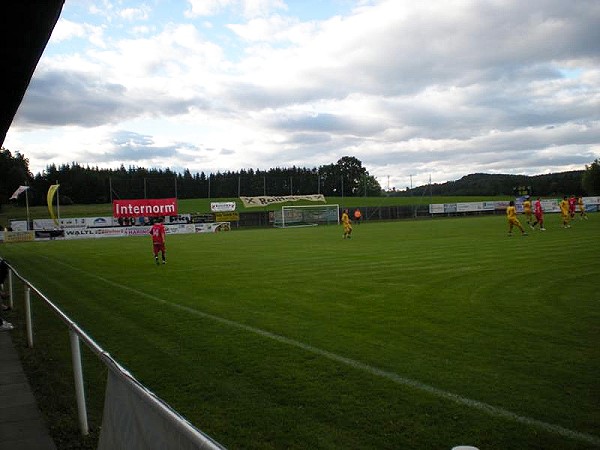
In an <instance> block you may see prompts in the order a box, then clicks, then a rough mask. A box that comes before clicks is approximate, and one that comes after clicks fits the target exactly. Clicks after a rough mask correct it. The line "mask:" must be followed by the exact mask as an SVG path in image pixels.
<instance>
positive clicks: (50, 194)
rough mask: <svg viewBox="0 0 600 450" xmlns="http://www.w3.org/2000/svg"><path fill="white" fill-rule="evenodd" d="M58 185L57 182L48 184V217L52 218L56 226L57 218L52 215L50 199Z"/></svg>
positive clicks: (52, 198)
mask: <svg viewBox="0 0 600 450" xmlns="http://www.w3.org/2000/svg"><path fill="white" fill-rule="evenodd" d="M58 186H60V185H59V184H53V185H52V186H50V188H49V189H48V196H47V198H48V211H49V212H50V217H51V218H52V220H54V224H55V225H56V226H58V219H57V218H56V216H55V215H54V206H53V205H52V201H53V200H54V194H56V191H57V190H58Z"/></svg>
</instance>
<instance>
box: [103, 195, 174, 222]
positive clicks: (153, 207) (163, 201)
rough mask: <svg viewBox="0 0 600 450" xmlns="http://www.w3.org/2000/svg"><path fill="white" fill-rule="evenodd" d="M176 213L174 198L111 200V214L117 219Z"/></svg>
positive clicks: (172, 214)
mask: <svg viewBox="0 0 600 450" xmlns="http://www.w3.org/2000/svg"><path fill="white" fill-rule="evenodd" d="M176 215H177V199H176V198H155V199H149V198H145V199H139V200H113V216H114V217H115V218H117V219H118V218H119V217H158V216H176Z"/></svg>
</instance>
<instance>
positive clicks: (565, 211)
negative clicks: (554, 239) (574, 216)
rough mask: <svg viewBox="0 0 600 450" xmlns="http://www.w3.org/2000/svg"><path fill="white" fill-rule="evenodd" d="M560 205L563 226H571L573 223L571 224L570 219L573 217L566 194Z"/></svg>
mask: <svg viewBox="0 0 600 450" xmlns="http://www.w3.org/2000/svg"><path fill="white" fill-rule="evenodd" d="M559 206H560V215H561V216H562V223H563V228H571V225H569V219H570V218H571V216H570V212H569V200H568V199H567V196H566V195H565V196H564V197H563V199H562V201H561V202H560V204H559Z"/></svg>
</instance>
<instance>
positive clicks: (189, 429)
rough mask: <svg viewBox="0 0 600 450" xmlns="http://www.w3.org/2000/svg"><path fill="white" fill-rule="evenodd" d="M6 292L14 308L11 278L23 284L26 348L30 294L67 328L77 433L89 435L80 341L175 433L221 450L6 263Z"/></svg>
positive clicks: (29, 339)
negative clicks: (155, 411)
mask: <svg viewBox="0 0 600 450" xmlns="http://www.w3.org/2000/svg"><path fill="white" fill-rule="evenodd" d="M8 267H9V269H10V270H9V272H8V292H9V305H10V307H11V308H13V307H14V291H15V289H14V281H13V277H16V278H18V279H19V280H21V281H22V283H23V287H24V303H25V323H26V334H27V346H28V347H29V348H33V345H34V342H33V321H32V319H31V317H32V314H31V292H32V291H33V292H34V294H35V295H36V296H37V297H38V298H39V299H40V300H42V301H43V302H44V303H45V304H46V305H47V306H48V307H49V308H50V309H51V310H52V311H53V312H54V314H56V315H57V316H58V318H59V319H60V320H61V321H62V322H63V323H64V324H65V325H66V326H67V328H68V329H69V340H70V344H71V361H72V364H73V376H74V380H75V394H76V399H77V415H78V420H79V430H80V432H81V434H82V435H84V436H87V435H88V434H89V426H88V420H87V408H86V400H85V390H84V383H83V369H82V364H81V348H80V341H83V343H84V344H85V345H86V346H87V347H88V348H89V349H90V350H91V351H92V353H94V354H95V355H96V357H98V359H99V360H100V361H101V362H102V363H103V364H104V365H105V366H106V367H107V368H108V369H109V370H110V371H111V372H112V373H113V374H114V375H116V376H118V377H120V379H121V380H123V381H125V382H126V384H127V385H128V387H129V388H130V389H132V390H134V391H136V393H138V394H139V395H141V396H143V397H144V398H145V399H146V400H147V401H149V403H150V404H151V405H152V406H153V407H155V408H156V410H157V411H158V412H159V414H160V415H161V416H162V417H163V418H164V419H165V420H167V421H169V422H170V423H171V424H173V425H174V428H175V429H176V430H177V432H178V433H180V434H181V435H183V436H185V437H186V438H187V439H188V440H189V441H190V442H192V443H193V444H194V445H195V446H196V448H198V449H206V450H223V449H224V447H223V446H221V445H220V444H219V443H217V442H216V441H214V440H213V439H212V438H210V437H209V436H207V435H206V434H204V433H203V432H202V431H200V430H198V429H197V428H196V427H194V426H193V425H192V424H191V423H190V422H189V421H188V420H187V419H185V418H184V417H183V416H181V415H180V414H179V413H178V412H177V411H175V410H174V409H173V408H172V407H171V406H169V405H168V404H167V403H166V402H165V401H164V400H162V399H161V398H159V397H158V396H157V395H156V394H154V393H153V392H151V391H150V390H149V389H148V388H146V387H145V386H144V385H142V384H141V383H140V382H139V381H138V380H137V379H136V378H134V377H133V375H131V374H130V373H129V372H128V371H127V370H126V369H125V368H124V367H123V366H121V365H120V364H119V363H118V362H117V361H115V360H114V359H113V358H112V357H111V356H110V354H109V353H108V352H106V351H105V350H104V349H102V347H100V346H99V345H98V344H97V343H96V342H94V340H93V339H92V338H91V337H89V336H88V335H87V333H86V332H85V331H83V330H82V329H81V327H79V325H77V324H76V323H75V322H73V321H72V320H71V319H70V318H69V317H68V316H67V315H66V314H65V313H63V312H62V311H61V310H60V309H59V308H58V307H57V306H56V305H55V304H54V303H52V301H50V300H49V299H48V298H47V297H46V296H45V295H44V294H43V293H42V292H41V291H40V290H39V289H38V288H36V287H35V286H34V285H33V284H32V283H31V282H29V281H28V280H27V279H25V278H24V277H23V276H21V275H20V274H19V273H18V272H17V271H16V270H15V268H14V267H12V266H11V265H10V264H8Z"/></svg>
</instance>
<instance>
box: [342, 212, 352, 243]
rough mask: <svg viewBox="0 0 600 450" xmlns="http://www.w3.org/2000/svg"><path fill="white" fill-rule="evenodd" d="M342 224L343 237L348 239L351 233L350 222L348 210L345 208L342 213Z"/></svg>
mask: <svg viewBox="0 0 600 450" xmlns="http://www.w3.org/2000/svg"><path fill="white" fill-rule="evenodd" d="M342 226H343V227H344V239H346V238H347V239H350V237H351V234H352V222H351V221H350V217H349V216H348V210H347V209H345V210H344V212H343V213H342Z"/></svg>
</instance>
